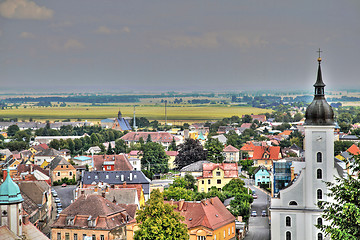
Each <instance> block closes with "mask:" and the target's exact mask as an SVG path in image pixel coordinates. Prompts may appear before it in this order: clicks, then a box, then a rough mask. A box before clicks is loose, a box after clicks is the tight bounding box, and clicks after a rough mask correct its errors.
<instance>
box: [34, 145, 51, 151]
mask: <svg viewBox="0 0 360 240" xmlns="http://www.w3.org/2000/svg"><path fill="white" fill-rule="evenodd" d="M33 148H34V149H35V150H36V151H44V150H46V149H48V148H49V146H48V145H47V144H46V143H42V144H39V145H36V146H33Z"/></svg>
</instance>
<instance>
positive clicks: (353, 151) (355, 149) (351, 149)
mask: <svg viewBox="0 0 360 240" xmlns="http://www.w3.org/2000/svg"><path fill="white" fill-rule="evenodd" d="M346 151H347V152H349V153H351V154H353V155H359V154H360V149H359V147H358V146H356V145H355V144H353V145H351V147H349V148H348V150H346Z"/></svg>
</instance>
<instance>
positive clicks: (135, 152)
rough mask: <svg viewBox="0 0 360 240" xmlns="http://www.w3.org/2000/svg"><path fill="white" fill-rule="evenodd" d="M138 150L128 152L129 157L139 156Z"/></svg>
mask: <svg viewBox="0 0 360 240" xmlns="http://www.w3.org/2000/svg"><path fill="white" fill-rule="evenodd" d="M139 152H140V151H139V150H132V151H130V152H129V156H137V155H138V154H139Z"/></svg>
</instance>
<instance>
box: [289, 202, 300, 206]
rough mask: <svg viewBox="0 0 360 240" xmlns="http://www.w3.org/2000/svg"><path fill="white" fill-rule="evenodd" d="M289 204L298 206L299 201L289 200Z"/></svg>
mask: <svg viewBox="0 0 360 240" xmlns="http://www.w3.org/2000/svg"><path fill="white" fill-rule="evenodd" d="M289 205H290V206H297V205H298V204H297V202H295V201H290V202H289Z"/></svg>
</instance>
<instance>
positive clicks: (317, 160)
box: [270, 57, 344, 240]
mask: <svg viewBox="0 0 360 240" xmlns="http://www.w3.org/2000/svg"><path fill="white" fill-rule="evenodd" d="M318 62H319V66H318V73H317V80H316V82H315V84H314V87H315V94H314V99H313V101H312V103H311V104H310V105H309V106H308V107H307V109H306V113H305V117H306V120H305V124H304V129H305V168H303V169H302V171H301V173H300V175H299V177H298V178H297V180H296V181H294V182H293V183H292V184H290V185H289V186H288V187H286V188H284V189H282V190H280V191H279V194H278V196H277V197H274V198H272V200H271V208H270V212H271V239H279V240H281V239H284V240H300V239H301V240H302V239H317V240H322V239H324V238H325V235H324V233H322V232H321V231H320V230H319V229H318V228H317V227H316V226H315V225H321V224H323V223H325V220H323V219H322V216H321V215H322V213H323V212H322V210H320V209H319V208H318V206H317V203H318V201H320V200H321V201H328V202H333V201H334V200H333V199H332V198H331V197H330V196H328V195H327V194H328V193H330V190H329V189H328V188H327V186H326V184H325V182H335V179H334V178H335V177H336V176H343V175H344V171H343V168H342V167H341V166H340V165H339V164H338V163H337V162H334V126H335V124H334V112H333V110H332V108H331V106H330V105H329V104H328V103H327V101H326V100H325V94H324V87H325V84H324V82H323V80H322V75H321V65H320V63H321V58H320V57H319V59H318Z"/></svg>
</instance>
